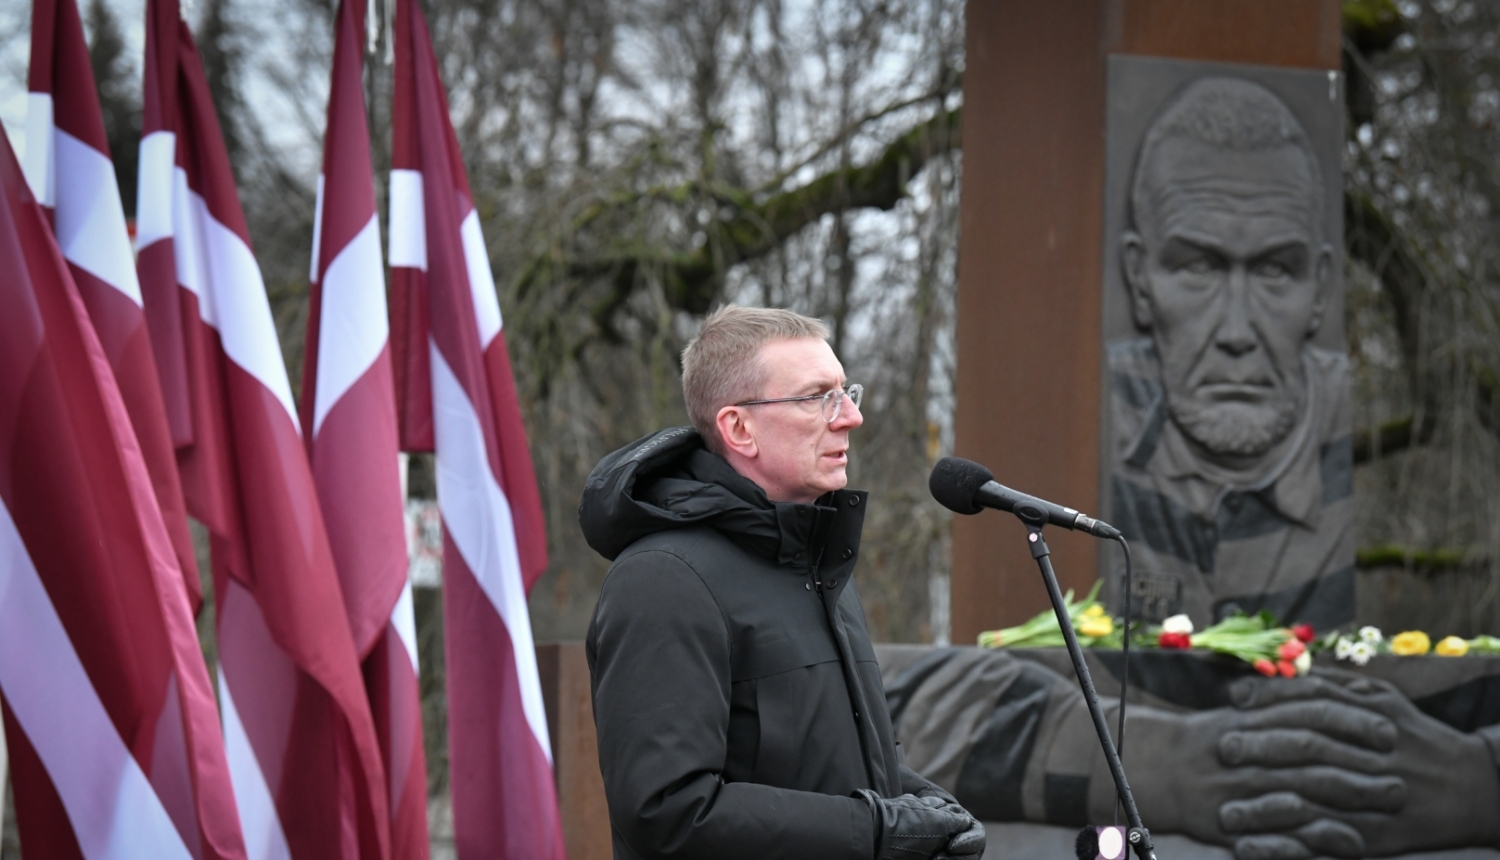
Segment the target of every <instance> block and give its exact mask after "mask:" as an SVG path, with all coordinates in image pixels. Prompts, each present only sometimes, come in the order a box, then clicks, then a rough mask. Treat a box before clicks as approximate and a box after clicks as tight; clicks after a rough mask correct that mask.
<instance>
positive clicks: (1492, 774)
mask: <svg viewBox="0 0 1500 860" xmlns="http://www.w3.org/2000/svg"><path fill="white" fill-rule="evenodd" d="M1231 694H1232V696H1233V698H1234V701H1235V704H1236V705H1237V706H1238V707H1239V708H1242V709H1246V712H1253V711H1254V710H1258V709H1268V710H1269V709H1276V708H1284V707H1286V706H1287V705H1290V704H1302V705H1308V704H1326V705H1328V706H1334V705H1337V706H1341V707H1345V706H1354V707H1358V708H1362V709H1366V710H1368V711H1373V712H1375V713H1378V714H1380V715H1381V716H1383V717H1384V718H1385V719H1386V720H1388V721H1389V724H1390V725H1392V726H1393V727H1395V729H1396V735H1395V743H1394V745H1393V747H1392V748H1391V751H1390V752H1388V753H1386V754H1371V753H1370V752H1368V751H1364V750H1358V749H1355V750H1348V749H1338V750H1336V751H1335V750H1329V749H1326V748H1324V747H1323V744H1322V741H1321V740H1319V739H1316V738H1312V737H1309V736H1298V737H1292V736H1277V735H1275V734H1273V733H1266V732H1236V733H1231V734H1228V735H1226V736H1225V738H1224V739H1223V741H1222V742H1221V745H1220V753H1221V759H1222V760H1224V761H1225V762H1226V763H1228V764H1233V765H1238V766H1242V767H1262V768H1286V767H1289V766H1291V767H1295V766H1297V765H1298V764H1299V763H1307V762H1311V761H1315V760H1322V761H1327V762H1329V763H1337V764H1338V766H1340V767H1343V768H1347V769H1351V770H1357V771H1360V772H1363V773H1365V774H1371V775H1373V774H1385V775H1386V778H1395V779H1397V780H1399V781H1400V783H1401V784H1402V785H1403V786H1404V789H1405V790H1404V802H1403V803H1401V804H1400V806H1399V807H1398V808H1369V807H1364V806H1361V805H1358V804H1354V803H1345V804H1337V803H1329V802H1328V801H1329V798H1328V797H1326V796H1325V797H1314V796H1313V795H1312V794H1311V793H1310V792H1308V791H1306V790H1303V789H1301V788H1297V787H1294V786H1289V787H1288V789H1287V790H1285V791H1282V792H1277V793H1271V794H1267V795H1263V796H1261V797H1255V798H1243V799H1237V800H1231V801H1227V802H1225V804H1224V805H1223V806H1222V807H1221V808H1220V812H1219V818H1220V823H1221V824H1222V826H1223V828H1224V830H1225V831H1226V832H1229V833H1241V834H1246V835H1244V836H1241V837H1240V838H1239V839H1238V840H1237V841H1236V842H1235V855H1236V857H1237V858H1238V860H1260V858H1274V860H1280V858H1304V857H1310V856H1312V854H1313V853H1315V852H1321V853H1327V854H1334V855H1335V856H1354V854H1353V853H1351V852H1350V851H1349V850H1347V849H1346V850H1344V851H1342V852H1341V851H1336V850H1334V848H1336V847H1339V846H1338V845H1333V844H1329V843H1328V841H1327V840H1328V839H1329V838H1330V837H1329V835H1328V834H1329V833H1330V832H1333V831H1335V829H1336V828H1335V825H1341V826H1342V827H1345V828H1352V829H1353V830H1354V831H1356V832H1357V833H1358V835H1359V836H1360V837H1361V839H1362V842H1363V846H1364V850H1366V851H1368V852H1369V853H1370V854H1375V855H1388V854H1398V853H1403V852H1407V851H1413V850H1423V849H1428V850H1430V849H1439V848H1459V847H1467V846H1475V845H1493V844H1494V843H1495V842H1496V841H1497V840H1500V815H1497V814H1496V813H1497V810H1500V774H1497V771H1496V767H1495V763H1494V758H1493V756H1492V754H1491V752H1490V749H1489V745H1488V744H1486V743H1485V742H1484V740H1483V739H1481V738H1479V737H1477V736H1475V735H1470V734H1466V733H1464V732H1460V731H1458V730H1456V729H1454V728H1452V727H1450V726H1448V725H1445V724H1444V723H1441V722H1439V721H1437V720H1434V719H1432V718H1431V717H1429V716H1427V715H1426V714H1423V713H1422V712H1421V711H1420V710H1418V709H1417V707H1416V705H1414V704H1412V702H1411V700H1410V699H1408V698H1406V697H1405V696H1404V695H1402V694H1401V692H1400V691H1398V690H1397V689H1396V688H1395V687H1393V686H1391V685H1390V684H1388V683H1386V682H1384V681H1380V680H1377V679H1374V678H1367V677H1364V676H1361V675H1356V674H1354V673H1352V672H1345V671H1342V670H1323V669H1319V670H1318V671H1317V673H1316V674H1315V675H1313V676H1309V677H1306V678H1299V679H1295V680H1287V679H1281V683H1275V682H1273V681H1272V680H1271V679H1246V680H1245V681H1242V682H1239V683H1238V684H1237V685H1236V686H1235V688H1233V690H1232V691H1231ZM1370 740H1371V741H1375V740H1376V739H1375V738H1374V737H1373V736H1372V737H1371V738H1370ZM1364 745H1365V746H1367V747H1370V748H1371V749H1372V750H1375V751H1376V752H1377V753H1378V752H1379V751H1380V748H1381V746H1383V743H1382V744H1375V743H1366V744H1364ZM1304 831H1308V832H1307V833H1306V834H1305V835H1304ZM1340 832H1342V831H1340Z"/></svg>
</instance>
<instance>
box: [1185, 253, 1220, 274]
mask: <svg viewBox="0 0 1500 860" xmlns="http://www.w3.org/2000/svg"><path fill="white" fill-rule="evenodd" d="M1177 271H1179V272H1184V273H1186V274H1189V275H1210V274H1213V271H1214V261H1213V260H1210V259H1209V258H1208V257H1207V256H1206V255H1203V254H1199V255H1196V256H1193V257H1189V258H1188V259H1186V260H1184V261H1183V262H1182V265H1181V266H1178V267H1177Z"/></svg>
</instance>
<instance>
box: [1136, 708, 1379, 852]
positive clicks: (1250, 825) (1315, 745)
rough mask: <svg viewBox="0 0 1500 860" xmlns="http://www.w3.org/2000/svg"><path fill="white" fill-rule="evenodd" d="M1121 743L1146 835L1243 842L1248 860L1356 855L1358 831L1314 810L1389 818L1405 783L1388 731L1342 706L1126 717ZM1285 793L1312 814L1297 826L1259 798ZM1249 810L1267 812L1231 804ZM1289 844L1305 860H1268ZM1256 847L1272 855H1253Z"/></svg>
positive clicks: (1362, 712)
mask: <svg viewBox="0 0 1500 860" xmlns="http://www.w3.org/2000/svg"><path fill="white" fill-rule="evenodd" d="M1283 680H1285V679H1283ZM1126 736H1127V738H1128V739H1129V740H1128V743H1127V745H1126V756H1127V760H1126V768H1127V770H1128V772H1129V773H1130V778H1131V787H1132V789H1133V793H1134V795H1135V798H1136V803H1137V804H1138V806H1139V808H1140V811H1141V816H1142V818H1143V819H1144V820H1145V822H1146V824H1147V826H1148V827H1150V828H1152V829H1153V830H1160V831H1162V832H1176V833H1183V834H1186V835H1188V836H1191V837H1193V838H1195V839H1198V840H1200V841H1203V842H1212V843H1217V844H1221V845H1233V844H1236V843H1237V842H1244V843H1245V852H1246V853H1245V855H1244V856H1245V857H1251V856H1255V857H1267V858H1280V857H1283V856H1286V857H1299V858H1300V857H1307V856H1311V855H1310V854H1309V853H1305V852H1307V850H1308V846H1312V847H1313V849H1314V850H1315V851H1316V852H1318V853H1324V854H1330V855H1333V856H1344V857H1352V856H1361V855H1362V854H1363V853H1364V851H1365V848H1366V846H1365V845H1364V844H1363V838H1362V836H1361V833H1360V831H1359V830H1358V829H1357V828H1356V827H1353V826H1351V824H1350V823H1349V822H1347V821H1344V820H1341V819H1339V818H1334V817H1328V816H1327V815H1325V814H1322V811H1323V810H1339V811H1346V812H1347V811H1353V810H1362V811H1370V812H1373V813H1375V814H1381V815H1390V814H1392V813H1395V812H1398V811H1400V810H1401V809H1402V807H1403V805H1404V804H1405V801H1406V795H1407V787H1406V785H1405V783H1404V782H1402V780H1401V779H1400V778H1398V777H1395V776H1391V775H1389V773H1388V772H1387V771H1388V768H1387V767H1386V755H1387V754H1388V753H1389V752H1390V750H1392V749H1393V748H1394V746H1395V743H1396V737H1397V730H1396V726H1395V725H1394V724H1393V723H1392V722H1391V721H1390V720H1389V719H1388V718H1386V717H1385V716H1383V715H1381V714H1379V713H1376V712H1375V711H1373V710H1370V709H1366V708H1363V707H1360V706H1358V705H1356V704H1353V703H1350V702H1344V701H1330V700H1325V699H1314V698H1308V699H1306V700H1294V701H1277V702H1269V701H1263V702H1260V703H1259V704H1255V703H1253V702H1252V703H1251V704H1250V705H1248V706H1246V707H1241V708H1219V709H1216V710H1212V711H1201V712H1197V713H1191V714H1176V713H1169V712H1166V711H1161V710H1156V709H1152V708H1140V709H1132V711H1131V717H1130V721H1129V726H1128V727H1127V730H1126ZM1293 793H1295V796H1296V799H1297V801H1298V802H1300V803H1305V804H1307V806H1306V807H1305V809H1306V810H1311V811H1313V812H1316V813H1319V814H1315V815H1307V814H1304V812H1303V811H1302V810H1303V809H1304V808H1303V807H1299V811H1298V813H1297V815H1296V816H1294V817H1296V818H1298V819H1299V820H1296V821H1288V820H1283V819H1284V818H1286V817H1288V816H1287V814H1286V813H1284V812H1281V811H1280V809H1279V807H1274V803H1276V802H1277V801H1275V800H1266V799H1265V798H1267V797H1268V796H1271V797H1279V796H1282V795H1288V794H1293ZM1246 801H1251V802H1260V803H1262V804H1264V805H1265V806H1266V807H1267V808H1264V809H1263V808H1262V807H1261V806H1255V807H1250V808H1248V810H1247V808H1246V807H1243V806H1240V805H1235V804H1243V803H1244V802H1246ZM1280 802H1281V803H1283V804H1284V803H1287V802H1288V801H1286V800H1281V801H1280ZM1226 809H1227V810H1229V812H1228V813H1227V814H1226V812H1225V810H1226ZM1278 814H1280V815H1282V816H1283V818H1277V817H1276V815H1278ZM1268 831H1269V832H1274V833H1275V834H1276V836H1277V839H1278V840H1281V839H1285V840H1288V842H1287V845H1286V846H1282V843H1281V842H1279V841H1278V842H1275V843H1267V842H1266V841H1265V839H1264V838H1263V837H1262V836H1261V835H1260V834H1265V833H1267V832H1268ZM1251 834H1256V835H1255V836H1251ZM1247 839H1248V840H1249V841H1247ZM1292 844H1295V846H1296V848H1297V850H1298V851H1299V852H1304V853H1296V854H1290V853H1288V854H1283V853H1275V852H1276V851H1279V850H1280V847H1288V846H1290V845H1292ZM1278 846H1280V847H1278ZM1260 849H1271V850H1270V851H1269V852H1268V853H1261V854H1255V853H1253V852H1255V851H1256V850H1260Z"/></svg>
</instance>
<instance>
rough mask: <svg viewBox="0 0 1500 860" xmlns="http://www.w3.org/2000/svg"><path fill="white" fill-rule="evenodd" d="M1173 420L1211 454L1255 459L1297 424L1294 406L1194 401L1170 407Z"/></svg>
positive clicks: (1279, 440)
mask: <svg viewBox="0 0 1500 860" xmlns="http://www.w3.org/2000/svg"><path fill="white" fill-rule="evenodd" d="M1170 410H1171V413H1172V420H1173V421H1174V422H1175V423H1176V424H1177V426H1178V427H1179V428H1180V429H1181V430H1182V432H1183V433H1184V434H1186V435H1187V437H1188V438H1189V439H1192V440H1193V441H1194V442H1197V443H1198V444H1199V445H1202V446H1203V447H1204V448H1206V449H1208V451H1210V452H1211V453H1214V454H1221V455H1224V456H1231V457H1255V456H1259V455H1261V454H1264V453H1266V452H1267V451H1270V450H1271V449H1272V448H1274V447H1276V445H1277V443H1279V442H1281V440H1283V439H1285V438H1286V436H1287V434H1288V433H1290V432H1291V430H1292V428H1293V427H1294V426H1296V424H1297V413H1298V408H1297V406H1296V404H1293V403H1288V402H1285V401H1282V402H1279V403H1246V402H1243V401H1230V402H1220V403H1202V402H1196V401H1189V402H1186V403H1184V402H1173V403H1171V404H1170Z"/></svg>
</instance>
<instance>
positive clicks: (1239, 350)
mask: <svg viewBox="0 0 1500 860" xmlns="http://www.w3.org/2000/svg"><path fill="white" fill-rule="evenodd" d="M1214 345H1215V346H1217V347H1218V348H1219V349H1222V350H1224V351H1225V352H1227V353H1229V354H1230V355H1232V356H1234V357H1236V358H1238V357H1239V356H1242V355H1244V354H1245V353H1247V352H1250V351H1252V350H1254V349H1255V347H1256V341H1255V330H1254V329H1253V328H1251V325H1250V290H1249V279H1248V278H1247V276H1246V272H1245V269H1244V267H1242V266H1235V267H1233V268H1232V269H1231V270H1230V272H1229V296H1228V307H1227V308H1225V310H1224V318H1223V319H1222V320H1220V322H1219V327H1218V330H1217V331H1215V332H1214Z"/></svg>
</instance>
